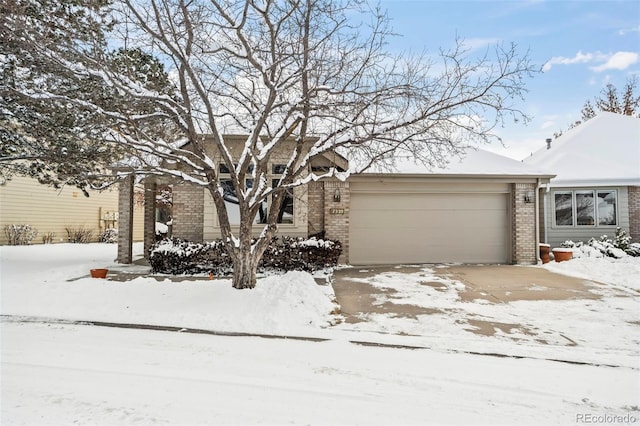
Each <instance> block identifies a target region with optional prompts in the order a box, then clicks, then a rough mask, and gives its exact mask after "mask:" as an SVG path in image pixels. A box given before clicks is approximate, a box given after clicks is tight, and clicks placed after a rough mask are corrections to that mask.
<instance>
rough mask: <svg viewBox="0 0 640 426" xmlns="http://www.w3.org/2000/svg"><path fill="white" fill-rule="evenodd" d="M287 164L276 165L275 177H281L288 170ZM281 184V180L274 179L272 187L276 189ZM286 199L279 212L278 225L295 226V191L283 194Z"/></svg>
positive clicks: (274, 168)
mask: <svg viewBox="0 0 640 426" xmlns="http://www.w3.org/2000/svg"><path fill="white" fill-rule="evenodd" d="M286 167H287V166H286V165H285V164H274V165H273V167H272V172H273V174H274V175H280V174H282V173H284V171H285V170H286ZM279 182H280V179H273V180H272V181H271V185H272V187H275V186H277V185H278V183H279ZM282 194H284V199H283V200H282V205H281V206H280V211H278V223H285V224H293V189H287V190H286V191H284V192H282Z"/></svg>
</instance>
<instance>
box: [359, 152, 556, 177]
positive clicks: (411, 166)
mask: <svg viewBox="0 0 640 426" xmlns="http://www.w3.org/2000/svg"><path fill="white" fill-rule="evenodd" d="M365 174H400V175H470V176H546V177H549V176H550V175H551V174H549V173H546V172H544V171H541V170H540V169H538V168H536V167H534V166H531V165H528V164H524V163H523V162H521V161H517V160H514V159H512V158H508V157H505V156H502V155H499V154H495V153H493V152H489V151H485V150H483V149H473V148H470V149H468V150H467V151H466V152H465V153H464V154H462V155H461V156H455V157H453V158H451V159H450V160H449V163H448V164H447V165H445V166H444V167H435V166H431V167H430V166H428V165H425V164H423V163H421V162H419V161H417V160H416V159H415V157H414V156H412V155H408V154H407V155H402V154H397V155H395V156H394V165H393V167H391V168H384V169H383V168H381V167H377V166H374V167H372V169H370V170H368V171H367V172H365Z"/></svg>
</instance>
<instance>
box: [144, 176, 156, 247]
mask: <svg viewBox="0 0 640 426" xmlns="http://www.w3.org/2000/svg"><path fill="white" fill-rule="evenodd" d="M156 188H157V184H156V181H155V179H154V178H146V179H145V180H144V258H145V259H149V249H151V246H152V245H153V244H154V243H155V242H156Z"/></svg>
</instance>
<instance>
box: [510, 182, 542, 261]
mask: <svg viewBox="0 0 640 426" xmlns="http://www.w3.org/2000/svg"><path fill="white" fill-rule="evenodd" d="M537 196H538V193H537V191H536V185H535V184H534V183H515V184H513V187H512V194H511V197H512V198H511V209H512V214H513V217H512V220H513V222H512V223H513V225H512V231H511V233H512V243H511V244H512V250H513V252H512V261H513V263H514V264H519V265H535V264H536V263H537V259H538V247H537V235H536V220H537V219H538V218H537V215H538V212H536V208H535V207H536V205H537V203H536V202H535V197H537Z"/></svg>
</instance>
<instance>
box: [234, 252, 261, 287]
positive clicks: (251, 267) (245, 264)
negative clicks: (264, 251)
mask: <svg viewBox="0 0 640 426" xmlns="http://www.w3.org/2000/svg"><path fill="white" fill-rule="evenodd" d="M236 253H237V254H236V256H233V282H232V284H233V288H237V289H239V290H242V289H245V288H254V287H255V286H256V273H257V270H258V262H259V259H254V257H255V254H253V253H251V250H250V249H249V250H242V249H240V250H238V251H237V252H236Z"/></svg>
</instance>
